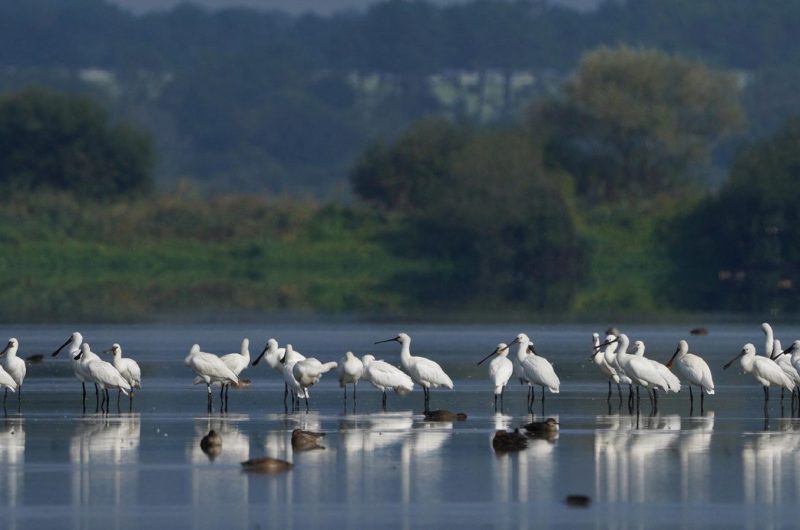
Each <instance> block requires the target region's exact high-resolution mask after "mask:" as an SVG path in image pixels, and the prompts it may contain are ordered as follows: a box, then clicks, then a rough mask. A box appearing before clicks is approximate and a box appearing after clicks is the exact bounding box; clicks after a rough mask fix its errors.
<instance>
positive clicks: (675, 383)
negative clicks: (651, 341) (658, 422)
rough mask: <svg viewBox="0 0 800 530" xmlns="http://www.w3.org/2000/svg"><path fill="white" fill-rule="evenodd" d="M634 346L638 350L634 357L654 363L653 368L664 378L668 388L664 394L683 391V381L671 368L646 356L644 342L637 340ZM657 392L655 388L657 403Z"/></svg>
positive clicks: (654, 394)
mask: <svg viewBox="0 0 800 530" xmlns="http://www.w3.org/2000/svg"><path fill="white" fill-rule="evenodd" d="M633 345H634V347H635V348H636V350H635V351H634V355H636V356H637V357H642V358H644V359H647V360H648V361H650V362H651V363H653V366H655V367H656V369H657V370H658V372H659V373H660V374H661V375H662V376H663V377H664V381H666V382H667V388H666V390H665V391H664V392H666V393H669V392H675V393H676V394H677V393H678V392H680V391H681V380H680V379H678V377H677V376H676V375H675V374H673V373H672V372H671V371H670V370H669V368H667V367H666V366H665V365H663V364H661V363H660V362H658V361H656V360H654V359H650V358H649V357H645V356H644V350H645V345H644V342H643V341H641V340H637V341H636V342H634V343H633ZM655 392H656V388H655V387H653V398H654V399H655V400H656V403H657V402H658V394H656V393H655Z"/></svg>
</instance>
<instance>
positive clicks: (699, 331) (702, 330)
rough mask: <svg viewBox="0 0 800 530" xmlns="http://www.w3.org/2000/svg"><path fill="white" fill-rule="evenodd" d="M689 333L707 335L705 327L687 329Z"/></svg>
mask: <svg viewBox="0 0 800 530" xmlns="http://www.w3.org/2000/svg"><path fill="white" fill-rule="evenodd" d="M689 334H691V335H708V330H707V329H706V328H694V329H692V330H690V331H689Z"/></svg>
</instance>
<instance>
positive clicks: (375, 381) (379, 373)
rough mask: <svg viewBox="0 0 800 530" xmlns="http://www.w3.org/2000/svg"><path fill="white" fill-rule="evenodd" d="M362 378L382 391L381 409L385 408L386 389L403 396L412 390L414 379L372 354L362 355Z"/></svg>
mask: <svg viewBox="0 0 800 530" xmlns="http://www.w3.org/2000/svg"><path fill="white" fill-rule="evenodd" d="M361 362H362V363H364V379H366V380H367V381H369V383H370V384H371V385H372V386H374V387H375V388H377V389H378V390H380V391H381V392H382V393H383V402H382V403H383V410H386V390H387V389H388V390H394V392H395V394H399V395H401V396H405V395H406V394H408V393H409V392H411V391H412V390H414V381H412V380H411V378H410V377H409V376H408V374H406V373H405V372H403V371H402V370H400V369H399V368H397V367H395V366H392V365H391V364H389V363H387V362H385V361H376V360H375V356H374V355H370V354H367V355H364V356H363V357H362V358H361Z"/></svg>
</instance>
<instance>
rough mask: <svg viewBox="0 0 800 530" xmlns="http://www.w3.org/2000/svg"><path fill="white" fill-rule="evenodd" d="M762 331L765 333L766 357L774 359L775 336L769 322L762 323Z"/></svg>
mask: <svg viewBox="0 0 800 530" xmlns="http://www.w3.org/2000/svg"><path fill="white" fill-rule="evenodd" d="M761 331H763V332H764V357H769V358H770V359H771V358H772V352H773V351H774V350H775V335H774V334H773V333H772V326H770V325H769V323H768V322H762V323H761Z"/></svg>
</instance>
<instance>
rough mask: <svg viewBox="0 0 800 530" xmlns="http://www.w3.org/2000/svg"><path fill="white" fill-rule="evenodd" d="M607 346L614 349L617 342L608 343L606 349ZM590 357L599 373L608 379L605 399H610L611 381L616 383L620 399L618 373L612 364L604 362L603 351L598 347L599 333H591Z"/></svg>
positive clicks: (620, 391)
mask: <svg viewBox="0 0 800 530" xmlns="http://www.w3.org/2000/svg"><path fill="white" fill-rule="evenodd" d="M612 338H613V337H612ZM609 348H613V349H614V350H616V349H617V344H616V343H611V344H608V345H607V346H606V349H609ZM590 359H591V361H592V362H593V363H594V365H595V366H597V369H598V370H600V373H602V374H603V376H604V377H606V379H608V397H607V398H606V400H607V401H611V383H616V385H617V392H619V399H620V400H622V390H620V388H619V375H617V370H616V369H614V367H613V366H612V365H609V364H608V362H606V356H605V352H604V351H603V349H602V348H601V347H600V335H599V334H598V333H592V355H591V357H590Z"/></svg>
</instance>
